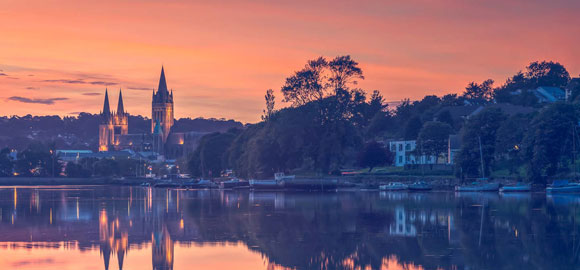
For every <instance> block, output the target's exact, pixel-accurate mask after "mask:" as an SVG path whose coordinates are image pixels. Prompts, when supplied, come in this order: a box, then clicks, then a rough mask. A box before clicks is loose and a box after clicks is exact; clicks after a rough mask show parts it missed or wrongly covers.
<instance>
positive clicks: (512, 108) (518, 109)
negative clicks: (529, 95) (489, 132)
mask: <svg viewBox="0 0 580 270" xmlns="http://www.w3.org/2000/svg"><path fill="white" fill-rule="evenodd" d="M490 108H492V109H499V110H501V112H502V113H504V114H507V115H509V116H512V115H516V114H528V113H533V112H535V111H536V110H537V108H533V107H525V106H520V105H514V104H511V103H496V104H490V105H487V106H485V107H484V106H480V107H479V108H478V109H477V110H475V111H473V113H471V114H470V115H469V117H471V116H474V115H477V114H478V113H480V112H482V111H483V110H484V109H490Z"/></svg>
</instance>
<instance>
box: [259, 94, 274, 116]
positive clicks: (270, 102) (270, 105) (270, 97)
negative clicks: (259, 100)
mask: <svg viewBox="0 0 580 270" xmlns="http://www.w3.org/2000/svg"><path fill="white" fill-rule="evenodd" d="M264 99H265V100H266V109H264V111H263V112H264V115H262V120H263V121H267V120H268V119H270V117H271V116H272V114H273V113H274V112H275V111H274V105H275V104H276V97H275V96H274V91H272V89H268V90H267V91H266V95H265V96H264Z"/></svg>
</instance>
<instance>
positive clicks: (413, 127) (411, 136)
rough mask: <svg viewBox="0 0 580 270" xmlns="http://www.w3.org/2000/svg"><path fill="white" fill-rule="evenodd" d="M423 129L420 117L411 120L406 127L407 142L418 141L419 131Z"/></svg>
mask: <svg viewBox="0 0 580 270" xmlns="http://www.w3.org/2000/svg"><path fill="white" fill-rule="evenodd" d="M421 127H423V123H422V122H421V119H420V118H419V117H418V116H415V117H413V118H411V119H410V120H409V122H407V125H406V126H405V136H404V137H405V140H415V139H417V136H418V135H419V131H421Z"/></svg>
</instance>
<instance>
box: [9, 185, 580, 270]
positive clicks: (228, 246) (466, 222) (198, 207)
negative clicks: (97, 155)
mask: <svg viewBox="0 0 580 270" xmlns="http://www.w3.org/2000/svg"><path fill="white" fill-rule="evenodd" d="M578 198H579V197H578V196H570V195H565V196H547V197H546V195H544V194H519V195H518V194H516V195H509V194H506V195H498V194H455V193H400V192H399V193H397V192H395V193H388V192H387V193H385V192H381V193H377V192H339V193H284V192H235V191H232V192H227V191H226V192H223V191H210V190H198V191H193V190H167V189H154V188H140V187H138V188H130V187H82V188H26V187H16V188H2V189H0V230H1V231H2V233H1V234H0V250H2V253H3V255H4V258H5V259H3V261H2V262H0V268H2V269H10V268H14V269H16V268H17V269H39V268H42V269H62V268H63V265H65V266H68V268H71V269H88V268H92V269H94V268H95V267H94V266H95V264H98V265H100V267H99V268H98V269H164V270H165V269H191V268H195V267H197V268H204V269H348V270H355V269H500V268H501V269H511V268H522V269H577V268H578V267H580V264H579V263H578V252H579V251H580V239H579V238H578V229H579V225H578V222H577V217H578V215H579V213H580V212H579V210H578V206H579V205H580V200H579V199H578Z"/></svg>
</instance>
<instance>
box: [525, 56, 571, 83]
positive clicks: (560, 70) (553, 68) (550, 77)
mask: <svg viewBox="0 0 580 270" xmlns="http://www.w3.org/2000/svg"><path fill="white" fill-rule="evenodd" d="M526 78H527V79H528V80H529V81H530V84H531V85H533V86H535V87H538V86H555V87H561V88H562V87H565V86H566V85H567V84H568V82H569V81H570V74H569V73H568V71H567V70H566V68H565V67H564V66H562V65H561V64H560V63H558V62H552V61H549V62H547V61H542V62H538V61H536V62H532V63H530V64H529V65H528V66H527V68H526Z"/></svg>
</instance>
